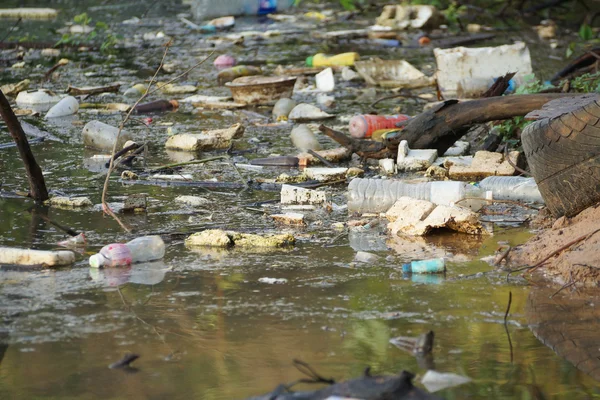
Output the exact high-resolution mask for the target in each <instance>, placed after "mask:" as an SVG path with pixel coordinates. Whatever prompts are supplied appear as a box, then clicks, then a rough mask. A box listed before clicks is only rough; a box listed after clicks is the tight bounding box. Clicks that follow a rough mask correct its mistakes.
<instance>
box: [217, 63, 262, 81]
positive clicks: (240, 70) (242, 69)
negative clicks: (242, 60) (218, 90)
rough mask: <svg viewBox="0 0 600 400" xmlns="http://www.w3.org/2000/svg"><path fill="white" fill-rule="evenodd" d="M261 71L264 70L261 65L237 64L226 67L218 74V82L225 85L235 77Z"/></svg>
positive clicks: (255, 73) (256, 73) (258, 73)
mask: <svg viewBox="0 0 600 400" xmlns="http://www.w3.org/2000/svg"><path fill="white" fill-rule="evenodd" d="M261 73H262V70H261V69H260V68H259V67H253V66H249V65H237V66H235V67H231V68H226V69H224V70H222V71H221V72H219V74H218V75H217V82H218V83H219V85H224V84H226V83H227V82H231V81H233V80H234V79H237V78H241V77H243V76H252V75H260V74H261Z"/></svg>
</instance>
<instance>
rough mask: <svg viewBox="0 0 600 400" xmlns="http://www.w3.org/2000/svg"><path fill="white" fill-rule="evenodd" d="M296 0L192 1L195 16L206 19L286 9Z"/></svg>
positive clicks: (267, 12)
mask: <svg viewBox="0 0 600 400" xmlns="http://www.w3.org/2000/svg"><path fill="white" fill-rule="evenodd" d="M294 2H295V0H263V1H248V0H227V1H218V2H215V1H214V0H192V1H191V2H190V4H191V8H192V13H193V14H194V18H196V19H198V20H206V19H208V18H214V17H221V16H223V15H234V16H237V15H266V14H271V13H275V12H277V11H282V10H286V9H288V8H290V7H292V6H293V5H294Z"/></svg>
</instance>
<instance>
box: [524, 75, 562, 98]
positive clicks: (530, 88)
mask: <svg viewBox="0 0 600 400" xmlns="http://www.w3.org/2000/svg"><path fill="white" fill-rule="evenodd" d="M553 87H554V86H553V85H552V84H550V83H543V82H542V81H540V80H539V79H535V75H534V74H529V75H525V76H524V77H523V84H521V85H520V86H519V87H518V88H517V90H515V94H531V93H539V92H541V91H542V90H545V89H550V88H553Z"/></svg>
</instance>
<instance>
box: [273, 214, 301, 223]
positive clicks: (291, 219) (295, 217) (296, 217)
mask: <svg viewBox="0 0 600 400" xmlns="http://www.w3.org/2000/svg"><path fill="white" fill-rule="evenodd" d="M271 218H273V221H275V222H280V223H283V224H286V225H306V222H305V221H304V214H300V213H283V214H272V215H271Z"/></svg>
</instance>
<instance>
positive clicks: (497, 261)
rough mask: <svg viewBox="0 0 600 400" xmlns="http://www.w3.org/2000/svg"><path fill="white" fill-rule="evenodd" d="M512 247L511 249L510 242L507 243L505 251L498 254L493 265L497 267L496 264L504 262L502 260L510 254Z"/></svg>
mask: <svg viewBox="0 0 600 400" xmlns="http://www.w3.org/2000/svg"><path fill="white" fill-rule="evenodd" d="M510 249H511V247H510V245H509V244H507V245H506V250H504V251H503V252H502V253H501V254H499V255H498V256H497V257H496V258H495V259H494V262H493V263H492V265H493V266H494V267H496V266H498V265H500V263H501V262H502V260H504V259H505V258H506V257H507V256H508V253H510Z"/></svg>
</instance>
